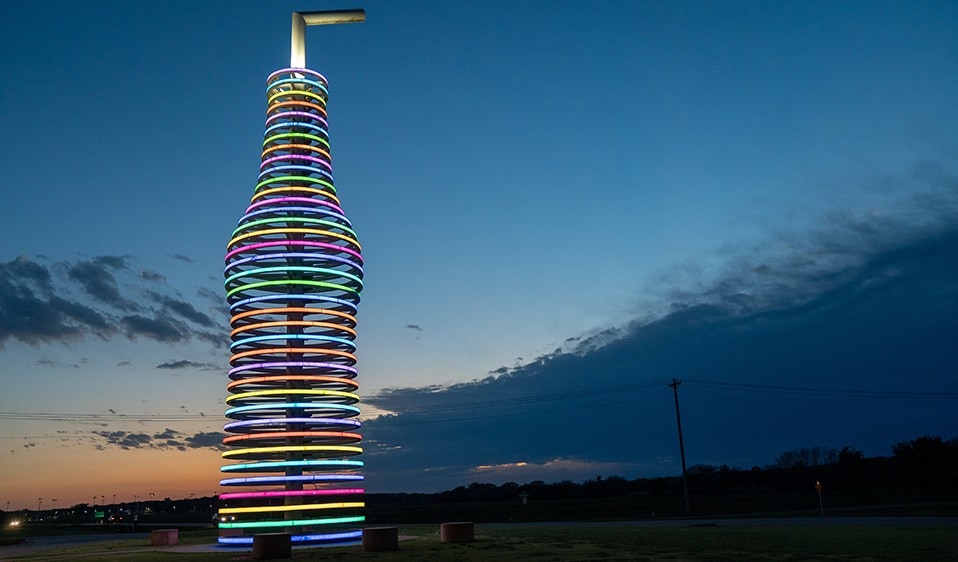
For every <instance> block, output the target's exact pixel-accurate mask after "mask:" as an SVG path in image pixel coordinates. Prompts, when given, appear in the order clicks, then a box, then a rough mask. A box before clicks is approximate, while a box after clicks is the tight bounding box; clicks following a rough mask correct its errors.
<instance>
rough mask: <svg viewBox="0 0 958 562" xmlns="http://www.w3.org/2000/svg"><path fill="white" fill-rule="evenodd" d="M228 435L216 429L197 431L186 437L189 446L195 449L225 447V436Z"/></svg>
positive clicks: (218, 448)
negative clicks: (204, 431)
mask: <svg viewBox="0 0 958 562" xmlns="http://www.w3.org/2000/svg"><path fill="white" fill-rule="evenodd" d="M224 437H226V434H225V433H220V432H216V431H212V432H207V433H203V432H200V433H196V434H194V435H192V436H190V437H187V438H186V443H187V447H191V448H193V449H207V448H208V449H217V450H220V449H223V438H224Z"/></svg>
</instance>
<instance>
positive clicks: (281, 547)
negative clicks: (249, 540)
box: [251, 533, 293, 560]
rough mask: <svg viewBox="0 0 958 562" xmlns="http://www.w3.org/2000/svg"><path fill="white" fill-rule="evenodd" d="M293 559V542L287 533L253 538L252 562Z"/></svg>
mask: <svg viewBox="0 0 958 562" xmlns="http://www.w3.org/2000/svg"><path fill="white" fill-rule="evenodd" d="M292 557H293V540H292V535H290V534H289V533H263V534H262V535H255V536H254V537H253V554H252V556H251V558H252V559H253V560H276V559H283V558H292Z"/></svg>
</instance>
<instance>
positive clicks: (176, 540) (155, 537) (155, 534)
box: [150, 529, 180, 546]
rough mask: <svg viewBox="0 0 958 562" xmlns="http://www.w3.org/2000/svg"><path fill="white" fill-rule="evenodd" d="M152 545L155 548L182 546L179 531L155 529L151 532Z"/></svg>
mask: <svg viewBox="0 0 958 562" xmlns="http://www.w3.org/2000/svg"><path fill="white" fill-rule="evenodd" d="M150 544H151V545H153V546H176V545H178V544H180V531H179V530H178V529H155V530H153V531H151V532H150Z"/></svg>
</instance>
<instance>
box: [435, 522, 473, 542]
mask: <svg viewBox="0 0 958 562" xmlns="http://www.w3.org/2000/svg"><path fill="white" fill-rule="evenodd" d="M474 540H476V535H475V530H474V529H473V525H472V521H458V522H455V523H443V524H441V525H439V542H472V541H474Z"/></svg>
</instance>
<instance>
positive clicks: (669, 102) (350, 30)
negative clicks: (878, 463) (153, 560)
mask: <svg viewBox="0 0 958 562" xmlns="http://www.w3.org/2000/svg"><path fill="white" fill-rule="evenodd" d="M227 6H228V8H226V7H227ZM357 7H360V8H364V9H365V10H366V13H367V21H366V22H365V23H362V24H358V25H355V24H354V25H339V26H328V27H315V28H309V30H308V31H307V43H306V45H307V66H308V67H310V68H312V69H315V70H317V71H319V72H321V73H323V74H324V75H325V76H326V77H327V78H328V80H329V82H330V100H329V105H328V108H329V116H330V136H331V143H332V155H333V165H334V172H335V176H336V187H337V190H338V193H339V195H340V197H341V200H342V202H343V207H344V209H345V210H346V212H347V214H348V216H349V217H350V219H351V221H352V223H353V225H354V226H355V228H356V230H357V232H358V234H359V240H360V242H361V243H362V245H363V254H364V257H365V260H366V279H365V289H364V291H363V295H362V297H363V301H362V304H361V306H360V314H359V321H360V323H359V326H358V331H359V337H358V339H357V343H358V356H359V364H358V366H359V370H360V375H359V378H358V381H359V383H360V385H361V390H360V393H361V394H362V396H363V403H362V404H361V405H363V406H364V419H365V427H364V431H363V434H364V437H365V440H364V442H363V443H364V447H365V449H366V454H365V455H364V457H363V459H364V460H365V462H366V465H367V467H366V474H367V489H368V490H369V491H372V492H398V491H440V490H444V489H449V488H453V487H455V486H459V485H468V484H469V483H471V482H494V483H503V482H507V481H514V482H519V483H523V482H529V481H532V480H545V481H547V482H551V481H557V480H564V479H569V480H573V481H582V480H585V479H589V478H595V477H596V476H598V475H602V476H610V475H620V476H623V477H626V478H630V479H631V478H637V477H645V476H662V475H677V474H679V473H680V471H681V468H680V464H679V455H678V443H677V438H676V427H675V410H674V402H673V397H672V390H671V389H670V388H669V387H668V382H669V380H670V379H671V378H672V377H677V378H680V379H682V381H683V384H682V385H681V386H680V387H679V394H680V399H681V403H682V421H683V430H684V433H685V448H686V454H687V461H688V464H689V465H694V464H714V465H721V464H727V465H730V466H734V467H743V468H749V467H751V466H755V465H758V466H765V465H768V464H770V463H771V462H772V461H773V460H774V458H775V457H776V456H777V455H778V454H779V453H782V452H784V451H787V450H790V449H796V448H799V447H805V446H827V447H835V448H841V447H842V446H845V445H849V446H852V447H854V448H857V449H860V450H862V451H863V452H864V453H865V454H866V455H869V456H872V455H888V454H890V450H891V446H892V445H893V444H894V443H895V442H897V441H901V440H906V439H911V438H914V437H917V436H920V435H940V436H942V437H944V438H945V439H951V438H955V437H958V4H956V3H955V2H947V1H944V2H936V1H925V2H882V1H873V2H833V1H829V2H809V1H802V2H787V1H786V2H736V1H728V2H664V1H662V2H611V1H610V2H568V1H556V2H524V1H523V2H517V1H515V0H513V1H509V2H499V1H487V2H475V3H468V2H443V1H428V2H427V1H419V2H417V1H410V2H386V1H382V2H380V1H364V2H361V3H355V4H334V3H330V2H312V3H310V2H302V1H300V2H286V1H276V2H252V1H240V2H230V3H223V2H210V1H192V2H153V3H145V2H142V3H141V2H132V3H131V2H103V1H94V2H83V3H80V2H44V3H40V4H37V3H32V2H18V3H9V4H7V5H5V9H4V17H3V18H2V19H0V28H2V31H0V45H2V53H3V56H2V57H0V81H2V82H0V96H2V97H0V101H2V107H3V109H2V111H0V130H2V135H3V141H2V142H0V146H2V150H0V171H2V173H0V192H2V199H0V240H2V244H0V382H2V387H3V390H2V392H0V445H2V448H0V459H2V460H0V474H2V475H3V478H0V509H2V508H5V507H6V505H7V504H6V502H10V504H9V505H10V508H11V509H17V508H24V507H29V508H36V506H37V502H38V498H43V505H44V507H47V506H49V504H50V500H52V499H53V498H56V499H57V505H58V506H69V505H73V504H76V503H80V502H90V501H91V500H92V499H93V498H96V501H97V502H98V503H99V501H100V499H99V498H100V497H101V496H105V497H106V500H107V501H108V502H109V501H110V500H111V497H112V495H113V494H116V499H117V501H130V500H132V498H133V496H134V495H139V496H140V497H148V496H149V494H151V493H153V494H155V495H156V496H157V497H161V498H162V497H173V498H178V497H186V496H187V495H189V494H191V493H192V494H196V495H198V496H207V495H211V494H213V493H215V492H217V491H218V489H219V488H218V484H217V483H218V480H219V478H220V475H219V466H220V465H221V464H222V462H221V459H220V457H219V451H218V449H217V446H218V444H219V441H220V439H221V438H222V433H221V432H222V426H223V422H224V418H223V411H224V409H225V405H224V398H225V396H226V390H225V387H226V383H227V378H226V375H225V372H226V370H227V368H228V339H229V338H228V334H229V326H228V325H229V319H228V315H227V312H226V306H225V295H224V290H223V285H222V279H223V275H222V270H223V256H224V253H225V247H226V242H227V240H228V239H229V236H230V233H231V232H232V230H233V228H234V227H235V224H236V221H237V219H238V218H239V217H240V215H241V214H242V213H243V211H244V209H245V208H246V206H247V205H248V203H249V199H250V197H251V195H252V192H253V186H254V184H255V179H256V175H257V172H258V166H259V162H260V148H261V143H262V137H263V130H264V125H263V123H264V120H265V110H266V99H265V98H266V96H265V81H266V77H267V76H268V75H269V74H270V73H271V72H272V71H274V70H277V69H280V68H284V67H286V66H287V65H288V62H289V33H290V12H292V11H294V10H301V11H307V10H322V9H339V8H357Z"/></svg>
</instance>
